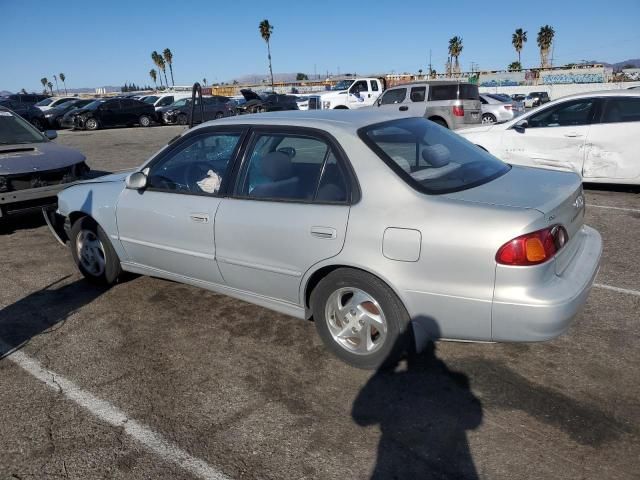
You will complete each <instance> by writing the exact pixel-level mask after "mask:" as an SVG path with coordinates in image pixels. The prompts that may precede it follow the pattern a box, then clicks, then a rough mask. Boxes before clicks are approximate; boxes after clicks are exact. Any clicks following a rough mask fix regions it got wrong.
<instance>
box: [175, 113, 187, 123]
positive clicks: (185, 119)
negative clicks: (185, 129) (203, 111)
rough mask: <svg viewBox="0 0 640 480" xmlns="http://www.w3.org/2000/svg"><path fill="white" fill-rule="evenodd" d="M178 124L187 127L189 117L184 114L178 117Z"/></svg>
mask: <svg viewBox="0 0 640 480" xmlns="http://www.w3.org/2000/svg"><path fill="white" fill-rule="evenodd" d="M177 123H178V125H186V124H187V116H186V115H185V114H184V113H182V114H180V115H178V120H177Z"/></svg>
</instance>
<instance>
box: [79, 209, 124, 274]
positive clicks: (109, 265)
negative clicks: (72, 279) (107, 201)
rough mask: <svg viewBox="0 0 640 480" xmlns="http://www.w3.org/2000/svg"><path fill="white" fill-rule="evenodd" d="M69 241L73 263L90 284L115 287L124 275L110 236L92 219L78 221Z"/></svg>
mask: <svg viewBox="0 0 640 480" xmlns="http://www.w3.org/2000/svg"><path fill="white" fill-rule="evenodd" d="M69 240H70V241H69V247H70V248H71V256H72V258H73V261H74V262H75V264H76V266H77V267H78V270H80V273H82V275H83V276H84V277H85V278H86V279H87V280H88V281H89V282H91V283H94V284H96V285H113V284H115V283H116V282H117V281H118V277H119V276H120V274H121V273H122V269H121V268H120V259H119V258H118V254H117V253H116V251H115V250H114V249H113V246H112V245H111V241H110V240H109V236H108V235H107V234H106V233H105V232H104V230H102V228H101V227H100V225H98V224H97V223H96V222H95V221H94V220H93V219H92V218H91V217H82V218H80V219H78V220H76V222H75V223H74V224H73V226H72V227H71V232H70V235H69ZM100 259H101V260H100Z"/></svg>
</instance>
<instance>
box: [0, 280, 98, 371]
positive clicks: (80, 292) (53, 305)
mask: <svg viewBox="0 0 640 480" xmlns="http://www.w3.org/2000/svg"><path fill="white" fill-rule="evenodd" d="M68 278H69V275H68V276H66V277H62V278H60V279H58V280H56V281H55V282H53V283H51V284H49V285H47V286H46V287H44V288H42V289H41V290H38V291H36V292H34V293H31V294H29V295H27V296H26V297H24V298H22V299H20V300H18V301H17V302H15V303H13V304H11V305H9V306H7V307H5V308H3V309H2V310H1V311H0V359H2V358H4V357H5V356H6V355H7V354H8V353H10V352H12V351H14V350H16V349H19V348H22V347H23V346H24V345H25V344H27V343H28V342H29V340H31V339H32V338H33V337H35V336H38V335H41V334H44V333H51V332H53V331H55V330H57V329H58V328H59V327H60V326H62V325H63V324H64V322H65V321H66V320H67V318H69V317H70V316H71V315H73V314H74V313H75V312H77V311H78V310H79V309H81V308H82V307H84V306H85V305H87V304H89V303H91V302H92V301H93V300H95V299H96V298H98V297H99V296H100V295H102V294H103V293H104V292H105V291H106V290H107V288H106V287H98V286H95V285H92V284H90V283H89V282H87V281H85V280H76V281H75V282H73V283H69V284H65V285H62V286H58V285H59V284H61V283H62V282H64V281H65V280H67V279H68Z"/></svg>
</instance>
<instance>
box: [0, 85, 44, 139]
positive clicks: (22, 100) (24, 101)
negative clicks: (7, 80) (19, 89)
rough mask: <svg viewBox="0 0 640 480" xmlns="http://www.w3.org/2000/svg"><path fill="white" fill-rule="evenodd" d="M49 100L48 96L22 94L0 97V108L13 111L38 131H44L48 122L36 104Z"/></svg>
mask: <svg viewBox="0 0 640 480" xmlns="http://www.w3.org/2000/svg"><path fill="white" fill-rule="evenodd" d="M45 98H48V96H47V95H37V94H35V93H34V94H22V93H18V94H15V95H6V96H3V97H0V107H6V108H9V109H11V110H13V111H14V112H15V113H17V114H18V115H20V116H21V117H22V118H24V119H25V120H27V121H29V122H31V124H32V125H33V126H34V127H36V128H37V129H38V130H44V128H45V126H46V121H45V118H44V114H43V113H42V110H40V109H39V108H37V107H34V105H35V104H36V103H38V102H39V101H41V100H44V99H45Z"/></svg>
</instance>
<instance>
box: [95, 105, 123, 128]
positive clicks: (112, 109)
mask: <svg viewBox="0 0 640 480" xmlns="http://www.w3.org/2000/svg"><path fill="white" fill-rule="evenodd" d="M120 115H121V112H120V101H119V100H108V101H106V102H104V103H103V104H102V105H100V118H99V121H100V124H101V125H102V126H105V127H108V126H113V125H119V124H120Z"/></svg>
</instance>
